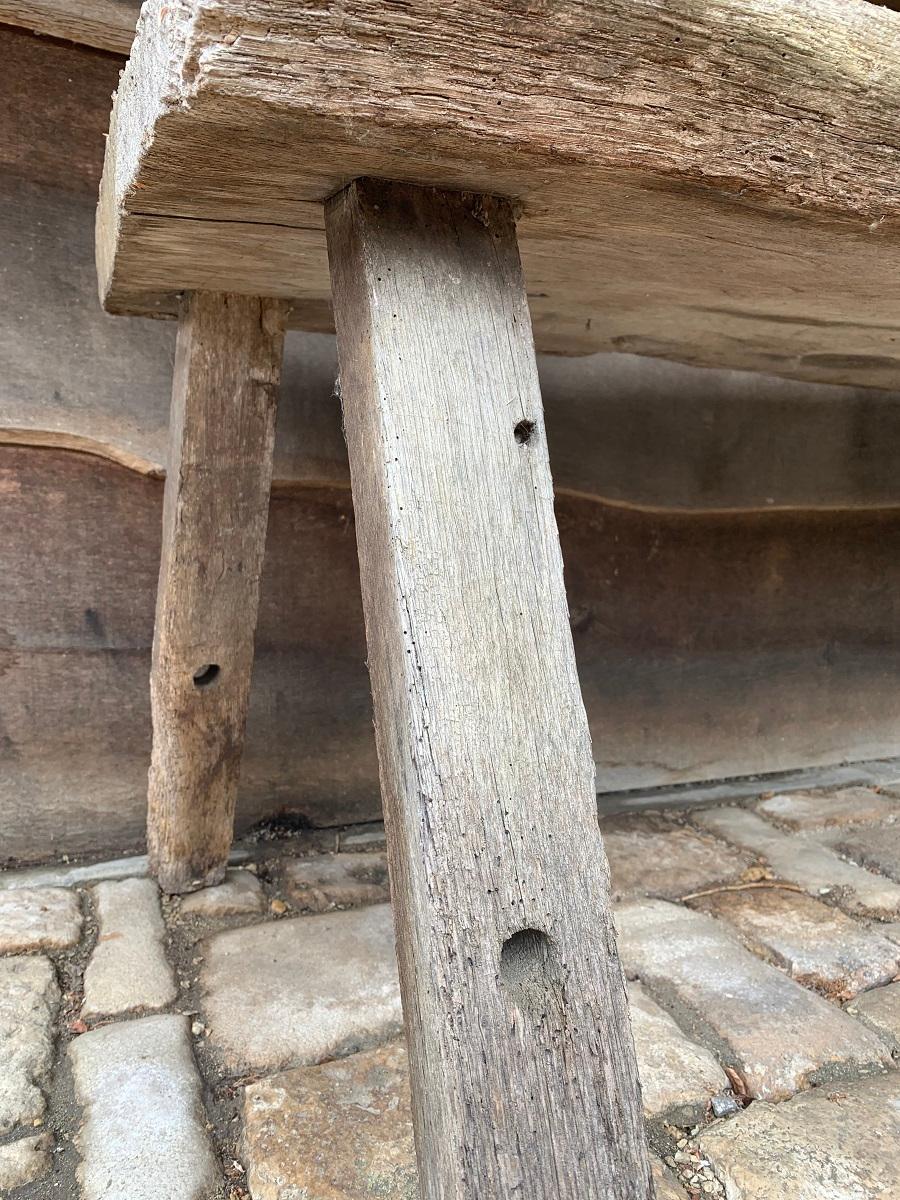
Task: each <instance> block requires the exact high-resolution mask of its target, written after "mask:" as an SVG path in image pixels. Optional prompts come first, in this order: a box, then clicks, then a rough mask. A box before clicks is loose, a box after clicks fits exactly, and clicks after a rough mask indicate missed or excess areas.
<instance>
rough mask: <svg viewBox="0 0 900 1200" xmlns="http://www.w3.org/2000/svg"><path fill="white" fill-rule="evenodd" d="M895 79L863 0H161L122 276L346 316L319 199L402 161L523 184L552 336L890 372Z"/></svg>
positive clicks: (532, 273)
mask: <svg viewBox="0 0 900 1200" xmlns="http://www.w3.org/2000/svg"><path fill="white" fill-rule="evenodd" d="M898 66H900V15H898V14H897V13H896V12H894V11H892V10H890V9H888V8H883V7H879V6H877V5H874V4H870V3H868V2H866V0H711V2H709V3H706V4H704V5H703V6H700V7H698V6H697V5H696V4H695V3H693V2H692V0H671V2H669V3H665V4H663V3H661V2H660V0H609V2H608V3H605V4H603V5H597V4H595V3H591V2H588V0H557V2H556V3H553V4H550V3H547V2H542V3H537V2H535V3H527V4H525V5H523V4H522V3H521V2H520V0H464V2H462V0H460V2H458V3H455V4H453V5H448V6H443V7H442V8H436V7H435V6H434V5H433V4H431V3H430V2H429V0H409V2H408V3H404V4H402V5H401V4H399V3H396V2H389V3H384V2H383V0H359V2H358V3H355V4H354V5H353V7H352V10H347V9H345V8H343V7H339V6H330V5H329V6H321V7H320V6H312V5H308V6H292V5H285V4H284V3H282V2H280V0H221V2H218V3H216V4H215V5H212V4H206V3H202V2H198V0H190V2H189V0H177V2H174V3H173V2H172V0H150V2H149V3H148V4H147V5H145V6H144V10H143V15H142V17H141V20H140V22H139V26H138V36H137V40H136V43H135V47H134V50H133V53H132V57H131V60H130V62H129V65H128V67H127V69H126V72H125V75H124V77H123V80H122V83H121V86H120V88H119V93H118V98H117V101H116V105H115V110H114V114H113V121H112V127H111V136H110V138H109V141H108V146H107V160H106V168H105V172H104V181H103V185H102V194H101V205H100V212H99V219H98V247H97V249H98V264H99V270H100V279H101V291H102V294H103V296H104V299H105V303H106V305H107V307H108V308H109V309H110V311H113V312H139V313H147V312H153V313H155V314H157V315H164V314H166V313H167V312H170V311H172V310H173V306H174V299H173V298H174V294H175V293H176V292H177V291H179V290H181V289H183V288H186V287H198V286H206V287H210V288H222V287H229V288H232V289H234V288H239V289H240V290H244V291H247V292H255V291H256V292H258V291H259V290H260V287H261V283H262V282H264V281H265V283H266V288H265V290H266V292H267V294H271V295H275V296H280V297H282V298H286V299H292V300H296V301H298V304H297V305H296V309H295V317H294V320H295V323H297V324H300V325H304V326H306V327H310V328H314V329H323V328H327V327H328V325H329V323H330V296H329V288H328V281H327V274H326V272H325V254H324V234H323V231H322V219H321V204H322V202H323V201H324V200H326V199H327V198H328V197H329V196H331V195H333V194H334V193H335V192H337V191H338V190H339V189H340V188H341V187H343V186H345V185H346V183H347V182H348V181H349V180H351V179H353V178H356V177H359V176H375V177H381V178H395V179H399V180H403V181H407V182H412V183H417V184H423V185H435V186H438V187H442V188H454V189H461V190H466V189H470V190H475V191H479V192H490V193H494V194H501V195H504V196H508V197H511V198H513V199H514V200H515V201H516V203H517V205H518V206H519V210H520V214H521V215H520V221H519V237H520V243H521V247H522V256H523V261H524V265H525V271H526V277H527V283H528V293H529V302H530V307H531V313H532V319H533V322H534V328H535V336H536V340H537V344H538V347H539V349H543V350H549V351H553V352H559V353H567V354H580V353H587V352H591V351H595V350H628V351H632V352H636V353H643V354H651V355H658V356H662V357H668V358H675V359H679V360H681V361H686V362H691V363H695V364H698V365H723V366H730V367H738V368H746V369H752V370H767V371H770V372H775V373H778V374H782V375H787V376H795V377H798V378H807V379H812V380H818V381H821V382H834V383H858V384H863V385H867V386H881V387H887V386H891V385H895V384H896V378H897V368H898V365H900V317H898V311H900V305H898V302H900V270H898V267H900V241H898V231H900V189H898V187H897V178H898V171H900V118H898V116H897V113H898V111H900V107H898V103H897V101H898V98H900V70H898Z"/></svg>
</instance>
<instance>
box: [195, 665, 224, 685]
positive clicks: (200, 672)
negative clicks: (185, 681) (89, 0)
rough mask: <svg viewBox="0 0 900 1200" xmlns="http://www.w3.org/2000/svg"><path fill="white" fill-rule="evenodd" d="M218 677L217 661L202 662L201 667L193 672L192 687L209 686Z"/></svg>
mask: <svg viewBox="0 0 900 1200" xmlns="http://www.w3.org/2000/svg"><path fill="white" fill-rule="evenodd" d="M218 678H219V664H218V663H204V665H203V666H202V667H198V668H197V670H196V671H195V672H194V687H198V688H202V687H209V685H210V684H211V683H214V682H215V681H216V680H217V679H218Z"/></svg>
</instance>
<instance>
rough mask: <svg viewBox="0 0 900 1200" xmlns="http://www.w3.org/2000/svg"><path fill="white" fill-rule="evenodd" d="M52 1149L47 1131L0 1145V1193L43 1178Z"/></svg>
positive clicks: (47, 1169) (49, 1164) (51, 1140)
mask: <svg viewBox="0 0 900 1200" xmlns="http://www.w3.org/2000/svg"><path fill="white" fill-rule="evenodd" d="M52 1149H53V1139H52V1138H51V1137H50V1135H49V1134H48V1133H38V1134H34V1135H32V1136H31V1137H23V1138H19V1140H18V1141H16V1142H10V1143H9V1144H8V1145H5V1146H0V1195H2V1194H4V1193H6V1192H9V1191H12V1189H13V1188H19V1187H24V1186H25V1185H26V1184H27V1183H37V1182H38V1180H40V1179H43V1178H44V1176H45V1175H46V1174H47V1173H48V1171H49V1170H50V1166H51V1160H50V1152H51V1150H52Z"/></svg>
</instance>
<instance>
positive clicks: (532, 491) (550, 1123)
mask: <svg viewBox="0 0 900 1200" xmlns="http://www.w3.org/2000/svg"><path fill="white" fill-rule="evenodd" d="M326 229H327V233H328V252H329V259H330V263H331V274H332V291H333V297H334V307H335V319H336V326H337V331H338V350H339V358H340V369H341V384H342V391H343V397H344V419H345V424H346V432H347V442H348V446H349V451H350V466H351V474H352V481H353V498H354V507H355V512H356V525H357V540H358V544H359V557H360V569H361V575H362V587H363V603H364V608H365V616H366V630H367V637H368V644H369V665H370V670H371V676H372V690H373V695H374V701H375V715H376V728H377V739H378V752H379V761H380V767H381V785H382V792H383V797H384V805H385V819H386V822H387V830H388V840H389V855H390V867H391V883H392V891H393V897H394V903H395V913H396V918H395V919H396V925H397V941H398V956H399V960H400V972H401V984H402V989H403V1001H404V1011H405V1017H406V1027H407V1036H408V1041H409V1049H410V1062H411V1071H412V1086H413V1106H414V1113H415V1121H416V1146H417V1153H418V1158H419V1170H420V1177H421V1182H422V1193H423V1196H424V1197H425V1198H426V1200H451V1198H452V1200H462V1198H466V1200H576V1198H577V1200H585V1198H587V1197H590V1200H648V1198H649V1197H651V1196H652V1184H651V1182H650V1175H649V1167H648V1161H647V1154H646V1147H645V1144H644V1133H643V1126H642V1119H641V1099H640V1089H639V1084H638V1079H637V1072H636V1067H635V1058H634V1048H633V1044H632V1039H631V1031H630V1026H629V1021H628V1015H627V1010H626V1003H625V993H624V986H623V981H622V974H621V970H620V967H619V962H618V958H617V955H616V947H615V940H614V934H613V929H612V923H611V916H610V908H609V895H608V876H607V867H606V862H605V857H604V853H603V848H602V845H601V840H600V834H599V831H598V828H597V817H596V800H595V794H594V774H593V760H592V754H591V746H590V740H589V735H588V728H587V720H586V717H585V712H584V707H583V704H582V699H581V694H580V691H579V686H578V677H577V674H576V670H575V659H574V653H573V648H572V639H571V635H570V630H569V623H568V611H567V606H566V595H565V588H564V584H563V571H562V560H561V556H560V548H559V538H558V534H557V530H556V523H555V519H554V514H553V490H552V481H551V477H550V467H549V462H548V457H547V445H546V439H545V433H544V422H543V414H542V408H541V397H540V392H539V389H538V380H537V372H536V366H535V358H534V348H533V344H532V337H531V325H530V321H529V315H528V308H527V304H526V298H525V288H524V283H523V279H522V274H521V268H520V265H519V258H518V251H517V246H516V237H515V228H514V223H513V219H512V215H511V212H510V208H509V206H508V204H507V203H506V202H504V201H502V200H497V199H495V198H491V197H484V196H482V197H479V196H472V195H459V194H451V193H446V192H438V191H432V190H426V189H417V188H412V187H406V186H400V185H391V184H385V183H379V182H376V181H359V182H357V183H355V184H352V185H351V186H350V187H348V188H347V189H346V190H345V191H344V192H342V193H341V194H340V195H338V196H336V197H335V198H334V199H333V200H332V201H330V202H329V205H328V207H327V209H326Z"/></svg>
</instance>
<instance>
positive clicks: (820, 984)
mask: <svg viewBox="0 0 900 1200" xmlns="http://www.w3.org/2000/svg"><path fill="white" fill-rule="evenodd" d="M691 907H692V908H695V909H697V910H698V911H700V912H705V913H708V914H709V915H710V916H713V917H718V918H719V919H721V920H724V921H727V922H728V924H729V925H732V926H733V927H734V928H736V929H737V930H738V932H739V933H740V934H741V936H742V938H743V939H744V942H745V943H746V945H747V947H748V948H749V949H750V950H752V951H753V952H754V953H755V954H758V955H760V956H761V957H763V958H767V959H769V960H770V961H772V962H774V963H775V964H776V965H777V966H779V967H782V968H783V969H784V970H786V971H787V972H788V974H789V975H790V976H791V977H792V978H793V979H796V980H797V982H798V983H802V984H803V986H804V987H811V988H815V989H816V991H820V992H823V993H824V994H825V995H827V996H828V997H829V999H832V1000H850V999H852V998H853V997H854V996H855V995H856V994H857V993H858V992H861V991H864V990H865V989H866V988H871V987H877V986H878V985H879V984H884V983H889V982H890V981H891V980H892V979H893V978H894V976H895V975H896V974H897V972H898V970H900V947H898V946H896V945H895V944H894V943H893V942H891V941H889V940H888V939H887V938H884V937H881V936H880V935H879V934H878V933H877V932H876V931H875V930H872V929H869V928H867V927H866V926H863V925H860V924H859V923H858V922H856V921H854V920H852V919H851V918H850V917H848V916H846V915H845V914H844V913H842V912H841V911H840V910H839V909H836V908H833V907H832V906H831V905H828V904H823V903H822V902H821V901H819V900H815V899H814V898H813V897H812V896H809V895H807V894H806V893H805V892H792V891H786V890H784V889H781V888H774V887H758V888H747V889H746V890H744V891H733V892H718V893H716V894H715V895H712V896H703V897H700V898H698V899H697V900H694V901H692V902H691Z"/></svg>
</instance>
